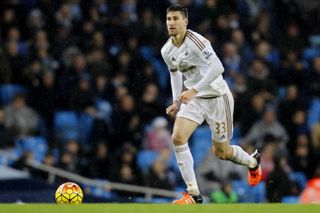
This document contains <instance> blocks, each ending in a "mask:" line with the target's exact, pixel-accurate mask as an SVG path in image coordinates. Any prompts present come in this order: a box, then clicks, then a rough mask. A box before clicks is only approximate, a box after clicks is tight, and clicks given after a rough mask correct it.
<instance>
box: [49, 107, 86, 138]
mask: <svg viewBox="0 0 320 213" xmlns="http://www.w3.org/2000/svg"><path fill="white" fill-rule="evenodd" d="M54 129H55V136H56V137H57V139H58V140H60V141H67V140H72V139H74V140H78V138H79V134H80V132H79V122H78V117H77V114H76V112H74V111H59V112H56V113H55V115H54Z"/></svg>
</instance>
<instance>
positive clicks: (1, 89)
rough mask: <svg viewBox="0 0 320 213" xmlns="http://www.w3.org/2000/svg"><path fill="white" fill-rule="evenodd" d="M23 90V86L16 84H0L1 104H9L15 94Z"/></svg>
mask: <svg viewBox="0 0 320 213" xmlns="http://www.w3.org/2000/svg"><path fill="white" fill-rule="evenodd" d="M22 92H25V88H24V87H23V86H21V85H18V84H3V85H2V86H0V100H1V104H2V105H7V104H9V103H10V102H11V101H12V99H13V98H14V96H15V95H17V94H19V93H22Z"/></svg>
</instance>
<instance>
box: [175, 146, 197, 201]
mask: <svg viewBox="0 0 320 213" xmlns="http://www.w3.org/2000/svg"><path fill="white" fill-rule="evenodd" d="M174 148H175V155H176V158H177V163H178V167H179V170H180V172H181V175H182V177H183V180H184V182H185V183H186V185H187V190H188V192H189V193H190V194H193V195H199V194H200V191H199V187H198V184H197V180H196V175H195V173H194V169H193V157H192V154H191V152H190V149H189V146H188V144H187V143H186V144H184V145H180V146H175V147H174Z"/></svg>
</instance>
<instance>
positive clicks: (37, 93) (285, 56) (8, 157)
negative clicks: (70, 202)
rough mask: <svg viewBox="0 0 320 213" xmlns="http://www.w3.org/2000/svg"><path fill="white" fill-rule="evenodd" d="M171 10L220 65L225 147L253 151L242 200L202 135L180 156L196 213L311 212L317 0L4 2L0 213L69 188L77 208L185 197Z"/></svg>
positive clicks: (242, 179) (0, 22)
mask: <svg viewBox="0 0 320 213" xmlns="http://www.w3.org/2000/svg"><path fill="white" fill-rule="evenodd" d="M174 3H179V4H181V5H184V6H186V7H187V8H188V9H189V28H190V29H192V30H194V31H197V32H199V33H200V34H202V35H203V36H205V37H206V38H207V39H209V40H210V41H211V44H212V46H213V48H214V50H215V51H216V53H217V55H218V56H219V58H220V59H221V61H222V63H223V64H224V67H225V72H224V77H225V79H226V80H227V82H228V84H229V86H230V88H231V90H232V92H233V95H234V98H235V114H234V136H233V139H232V141H231V143H232V144H238V145H241V146H242V147H243V148H244V149H245V150H246V151H248V152H253V151H254V149H255V148H259V149H260V151H261V153H262V170H263V174H264V176H263V182H262V183H261V184H259V185H258V186H256V187H254V188H252V187H249V186H248V185H247V180H246V178H247V170H246V168H244V167H240V166H238V165H234V164H232V163H229V162H224V161H220V160H218V159H216V157H214V156H213V155H212V154H211V150H210V146H211V142H210V138H211V137H210V130H209V128H207V127H206V126H205V125H204V126H201V127H200V128H198V129H197V130H196V132H195V133H194V135H193V136H192V138H191V140H190V147H191V150H192V153H193V155H194V158H195V159H194V160H195V167H196V172H197V176H198V180H199V185H200V188H201V190H202V192H203V194H204V195H206V202H215V203H236V202H285V203H297V202H319V200H320V188H319V181H320V160H319V159H320V99H319V96H320V25H319V23H320V2H319V1H317V0H304V1H299V0H170V1H167V0H152V1H151V0H1V3H0V149H1V151H0V164H1V165H0V171H1V172H0V174H1V175H0V191H1V194H0V202H54V191H55V189H56V187H57V186H58V185H59V184H60V183H62V182H64V181H67V180H68V181H74V182H77V183H78V184H79V185H81V186H82V188H83V190H84V191H85V199H84V202H104V201H105V202H170V200H172V198H173V197H175V196H178V193H179V192H181V191H183V190H185V188H184V187H185V186H184V183H183V181H182V179H181V177H180V174H179V172H178V168H177V166H176V163H175V159H174V155H173V152H172V147H171V144H170V134H171V129H172V123H173V120H172V119H170V118H168V117H166V115H165V108H166V106H168V105H169V104H170V103H171V88H170V79H169V72H168V70H167V67H166V65H165V64H164V62H163V61H162V58H161V54H160V49H161V47H162V45H163V44H164V43H165V42H166V40H167V39H168V36H167V31H166V26H165V19H166V17H165V15H166V13H165V10H166V8H167V7H168V6H169V5H171V4H174ZM118 183H120V184H118ZM123 184H129V185H123ZM132 185H138V186H139V187H134V186H132ZM146 187H151V188H156V189H151V190H150V188H146ZM157 188H160V189H163V190H158V189H157ZM313 192H316V193H318V194H316V195H315V196H314V197H313V196H312V195H314V193H313Z"/></svg>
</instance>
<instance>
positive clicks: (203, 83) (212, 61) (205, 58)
mask: <svg viewBox="0 0 320 213" xmlns="http://www.w3.org/2000/svg"><path fill="white" fill-rule="evenodd" d="M208 43H209V42H208ZM196 53H197V55H198V57H199V58H200V59H201V61H202V62H203V63H205V64H206V65H207V66H208V68H207V69H208V72H207V73H206V74H205V76H203V78H202V79H201V80H200V81H199V82H198V83H197V84H196V85H195V86H194V87H193V88H194V89H195V90H196V91H197V92H199V91H201V90H204V89H205V88H207V86H209V84H210V83H212V82H213V81H214V80H215V79H216V78H218V77H219V76H220V75H221V74H222V73H223V71H224V68H223V65H222V63H221V61H220V60H219V58H218V57H217V55H216V53H215V52H214V50H213V49H212V46H211V44H210V43H209V44H207V45H206V47H205V48H204V49H203V50H200V49H199V48H198V49H197V51H196Z"/></svg>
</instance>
